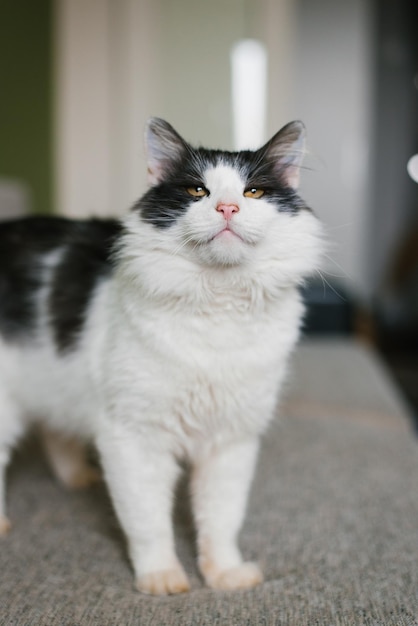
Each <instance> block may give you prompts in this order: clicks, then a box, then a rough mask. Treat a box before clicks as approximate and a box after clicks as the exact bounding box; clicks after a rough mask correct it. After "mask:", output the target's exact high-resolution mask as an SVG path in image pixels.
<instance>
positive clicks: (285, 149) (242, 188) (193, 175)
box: [134, 118, 318, 273]
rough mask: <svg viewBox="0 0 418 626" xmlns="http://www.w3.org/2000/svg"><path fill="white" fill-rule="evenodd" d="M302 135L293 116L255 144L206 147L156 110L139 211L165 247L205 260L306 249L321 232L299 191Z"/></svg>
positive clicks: (244, 259)
mask: <svg viewBox="0 0 418 626" xmlns="http://www.w3.org/2000/svg"><path fill="white" fill-rule="evenodd" d="M304 136H305V129H304V126H303V124H302V123H301V122H291V123H290V124H288V125H287V126H285V127H284V128H282V129H281V130H280V131H279V132H278V133H277V134H276V135H274V137H273V138H272V139H270V141H268V142H267V143H266V144H265V145H264V146H263V147H261V148H260V149H258V150H255V151H250V150H245V151H241V152H226V151H220V150H208V149H205V148H194V147H192V146H191V145H190V144H189V143H187V142H186V141H185V140H184V139H183V138H182V137H180V135H179V134H178V133H177V132H176V131H175V130H174V129H173V128H172V127H171V126H170V124H168V123H167V122H165V121H164V120H161V119H159V118H152V119H151V120H150V121H149V122H148V125H147V130H146V149H147V157H148V178H149V183H150V188H149V190H148V191H147V192H146V193H145V195H144V196H143V197H142V198H141V200H140V201H139V202H138V204H137V205H136V206H135V208H134V211H135V212H136V213H137V214H138V213H139V216H140V219H141V221H142V222H145V223H146V224H148V225H149V227H150V228H151V229H152V231H153V235H152V236H151V238H155V239H156V240H158V241H159V242H160V245H161V247H162V248H164V249H165V250H168V251H171V252H172V253H173V254H175V255H180V256H182V257H184V258H187V259H190V260H192V261H193V262H196V263H198V264H200V265H203V266H223V267H225V266H229V267H231V266H240V265H243V264H244V265H245V264H248V263H249V262H252V261H257V260H260V259H261V258H262V259H265V260H267V259H270V258H273V257H275V258H277V259H281V260H282V261H283V262H284V263H289V262H291V260H292V258H294V259H295V260H296V258H300V257H303V256H304V248H306V250H307V249H308V248H309V247H310V246H311V247H312V237H314V238H315V237H316V235H317V233H318V225H317V220H316V218H315V217H314V216H313V214H312V212H311V211H310V209H309V208H308V207H307V206H306V205H305V204H304V202H303V201H302V200H301V198H300V197H299V196H298V194H297V188H298V184H299V172H300V166H301V162H302V158H303V153H304ZM306 250H305V257H306ZM308 256H309V254H308ZM305 272H306V270H305ZM302 273H303V272H302Z"/></svg>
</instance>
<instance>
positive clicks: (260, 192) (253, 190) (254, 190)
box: [244, 187, 265, 199]
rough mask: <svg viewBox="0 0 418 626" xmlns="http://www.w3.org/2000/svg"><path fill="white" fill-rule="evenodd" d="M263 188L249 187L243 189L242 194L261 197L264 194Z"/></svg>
mask: <svg viewBox="0 0 418 626" xmlns="http://www.w3.org/2000/svg"><path fill="white" fill-rule="evenodd" d="M264 193H265V192H264V189H258V188H257V187H251V188H250V189H246V190H245V191H244V196H245V197H246V198H256V199H258V198H261V197H262V196H264Z"/></svg>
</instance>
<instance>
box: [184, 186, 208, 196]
mask: <svg viewBox="0 0 418 626" xmlns="http://www.w3.org/2000/svg"><path fill="white" fill-rule="evenodd" d="M186 191H187V193H188V194H189V195H190V196H193V198H203V197H204V196H208V195H209V191H208V190H207V189H206V188H205V187H200V186H199V185H197V186H196V187H186Z"/></svg>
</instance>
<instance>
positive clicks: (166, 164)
mask: <svg viewBox="0 0 418 626" xmlns="http://www.w3.org/2000/svg"><path fill="white" fill-rule="evenodd" d="M145 149H146V153H147V167H148V182H149V184H150V185H158V184H159V183H160V182H161V181H162V180H163V179H164V178H165V177H166V176H167V174H168V173H169V172H170V171H171V170H172V168H173V166H174V165H175V164H176V163H177V162H178V161H180V160H181V158H182V157H183V155H184V153H185V151H186V150H187V144H186V142H185V141H184V140H183V139H182V138H181V137H180V135H179V134H178V133H177V132H176V131H175V130H174V128H173V127H172V126H171V125H170V124H169V123H168V122H166V121H165V120H162V119H161V118H159V117H151V118H150V119H149V120H148V123H147V126H146V129H145Z"/></svg>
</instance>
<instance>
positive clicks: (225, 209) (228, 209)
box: [216, 204, 239, 220]
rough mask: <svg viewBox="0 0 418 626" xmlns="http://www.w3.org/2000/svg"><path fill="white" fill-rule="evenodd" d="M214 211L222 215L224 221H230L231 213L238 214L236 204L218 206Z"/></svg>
mask: <svg viewBox="0 0 418 626" xmlns="http://www.w3.org/2000/svg"><path fill="white" fill-rule="evenodd" d="M216 210H217V211H219V213H223V214H224V218H225V219H226V220H230V219H231V217H232V214H233V213H238V211H239V206H237V205H236V204H218V206H217V207H216Z"/></svg>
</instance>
